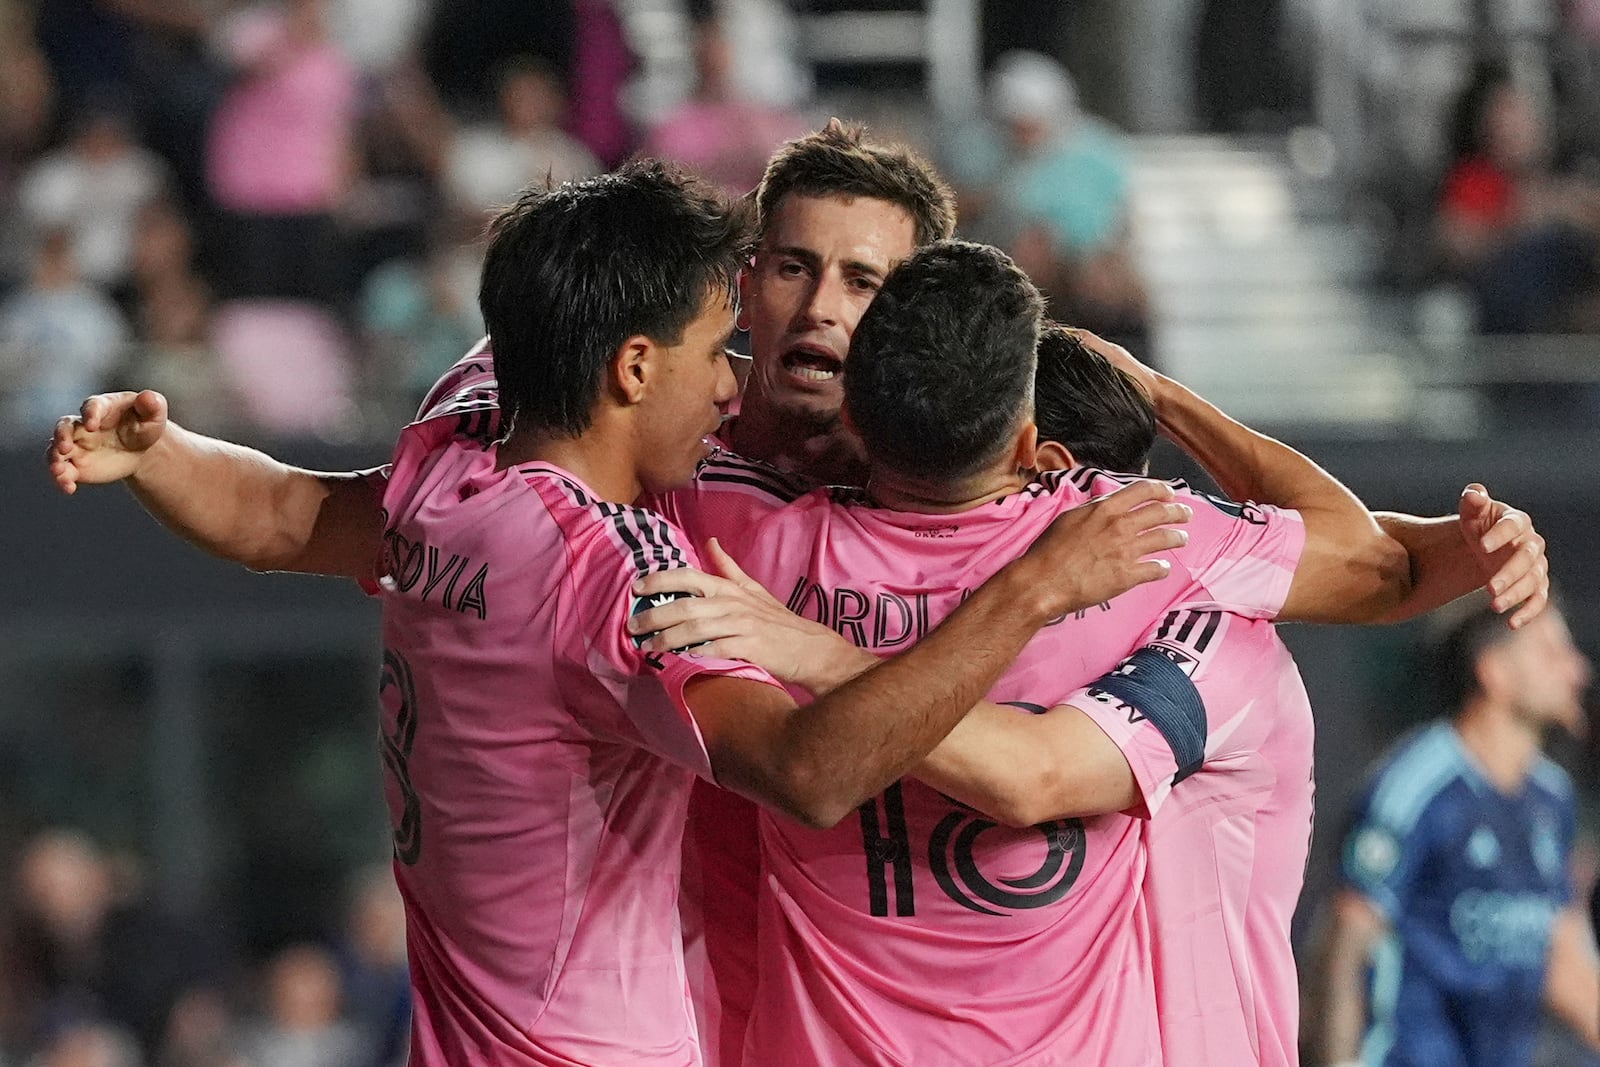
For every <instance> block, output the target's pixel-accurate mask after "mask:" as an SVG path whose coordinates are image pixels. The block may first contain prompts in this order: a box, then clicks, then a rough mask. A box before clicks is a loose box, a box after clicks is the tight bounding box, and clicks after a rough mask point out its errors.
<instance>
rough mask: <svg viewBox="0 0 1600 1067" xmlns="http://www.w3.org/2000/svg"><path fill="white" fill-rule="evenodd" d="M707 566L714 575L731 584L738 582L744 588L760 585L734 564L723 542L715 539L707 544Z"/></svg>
mask: <svg viewBox="0 0 1600 1067" xmlns="http://www.w3.org/2000/svg"><path fill="white" fill-rule="evenodd" d="M704 562H705V564H706V565H707V566H708V567H709V568H710V569H711V572H712V573H713V574H717V575H719V576H721V577H723V578H726V579H728V580H729V581H730V582H737V583H738V584H740V585H744V586H753V585H758V584H759V583H757V582H756V581H755V580H754V579H753V578H751V577H750V576H749V575H748V574H746V573H745V572H744V570H743V569H742V568H741V567H740V566H739V564H737V563H735V562H734V559H733V557H732V556H730V555H728V553H727V551H726V550H725V549H724V548H723V547H722V542H721V541H718V540H717V539H716V538H715V537H713V538H712V539H711V540H709V541H707V542H706V552H705V560H704Z"/></svg>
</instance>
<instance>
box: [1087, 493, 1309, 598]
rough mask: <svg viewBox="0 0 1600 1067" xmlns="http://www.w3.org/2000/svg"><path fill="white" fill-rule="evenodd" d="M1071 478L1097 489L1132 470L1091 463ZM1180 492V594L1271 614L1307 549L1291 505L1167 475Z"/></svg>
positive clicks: (1176, 557)
mask: <svg viewBox="0 0 1600 1067" xmlns="http://www.w3.org/2000/svg"><path fill="white" fill-rule="evenodd" d="M1071 477H1072V484H1073V485H1075V486H1076V487H1077V488H1079V489H1080V490H1082V491H1083V492H1084V493H1086V494H1087V495H1088V496H1091V497H1099V496H1104V495H1105V494H1107V493H1111V492H1114V491H1116V490H1117V489H1120V488H1121V487H1123V486H1124V485H1127V484H1128V483H1130V482H1132V481H1134V480H1135V479H1136V476H1135V475H1123V474H1111V473H1108V472H1106V471H1101V470H1094V469H1090V468H1079V469H1078V470H1076V471H1074V472H1073V473H1072V476H1071ZM1171 484H1172V486H1173V487H1174V488H1175V489H1176V490H1177V497H1178V500H1179V501H1180V502H1182V503H1186V504H1188V505H1190V506H1191V507H1192V508H1193V509H1194V517H1193V518H1192V519H1190V520H1189V522H1188V523H1187V524H1186V525H1185V526H1184V530H1185V531H1186V532H1187V533H1188V535H1189V540H1188V543H1187V544H1186V545H1185V546H1184V547H1183V548H1180V549H1178V550H1177V551H1176V552H1174V553H1172V559H1173V561H1174V563H1175V564H1176V565H1177V566H1178V567H1179V568H1181V569H1182V570H1184V571H1187V572H1188V574H1189V575H1190V578H1191V581H1192V582H1193V585H1194V588H1192V589H1191V590H1189V591H1188V592H1186V593H1185V594H1183V596H1182V599H1183V600H1184V601H1185V602H1187V603H1189V604H1190V606H1192V607H1199V608H1207V609H1215V610H1218V611H1224V612H1230V613H1232V614H1235V615H1243V616H1244V617H1246V618H1249V619H1272V618H1276V617H1277V615H1278V612H1279V611H1281V610H1282V609H1283V602H1284V601H1285V600H1286V599H1287V598H1288V596H1289V584H1290V583H1291V582H1292V581H1294V572H1295V568H1296V567H1298V566H1299V565H1300V554H1301V552H1302V551H1304V549H1305V544H1306V528H1305V522H1304V521H1303V520H1302V519H1301V518H1300V513H1299V512H1298V511H1295V510H1293V509H1291V508H1280V507H1276V506H1274V505H1271V504H1256V503H1252V502H1250V501H1245V502H1244V503H1238V502H1236V501H1233V500H1229V499H1227V498H1226V497H1220V496H1213V495H1211V494H1210V493H1202V492H1199V491H1197V490H1195V489H1192V488H1190V487H1189V486H1188V485H1187V484H1186V483H1185V482H1183V481H1175V482H1172V483H1171Z"/></svg>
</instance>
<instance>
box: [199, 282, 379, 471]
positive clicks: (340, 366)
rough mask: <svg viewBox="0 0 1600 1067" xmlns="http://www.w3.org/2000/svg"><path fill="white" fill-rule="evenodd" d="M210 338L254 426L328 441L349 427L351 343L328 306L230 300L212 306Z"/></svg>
mask: <svg viewBox="0 0 1600 1067" xmlns="http://www.w3.org/2000/svg"><path fill="white" fill-rule="evenodd" d="M211 337H212V341H213V343H214V344H215V345H216V347H217V352H218V355H219V356H220V358H221V360H222V366H223V369H224V371H225V372H226V373H227V375H228V378H229V380H230V381H232V382H234V383H235V387H236V388H237V389H238V390H239V394H240V398H241V401H242V403H243V405H244V410H245V415H246V417H247V418H248V419H249V421H250V422H251V423H252V424H254V425H255V426H256V427H258V428H260V429H262V430H265V431H267V432H268V433H275V434H317V435H320V436H322V437H324V438H329V439H334V440H344V439H348V438H349V436H350V435H351V434H352V433H353V432H355V430H356V427H355V425H354V424H353V422H352V417H353V414H354V408H353V405H352V404H351V398H350V378H351V374H350V351H349V346H348V344H347V342H346V340H345V336H344V331H343V329H342V328H341V327H340V325H339V322H338V320H337V319H335V318H334V317H333V316H332V315H330V314H329V313H328V312H326V311H324V310H323V309H321V308H319V307H316V306H314V305H311V304H305V303H299V302H296V301H291V300H232V301H228V302H226V303H224V304H222V305H221V306H220V307H218V309H217V311H216V314H215V315H214V316H213V318H212V332H211Z"/></svg>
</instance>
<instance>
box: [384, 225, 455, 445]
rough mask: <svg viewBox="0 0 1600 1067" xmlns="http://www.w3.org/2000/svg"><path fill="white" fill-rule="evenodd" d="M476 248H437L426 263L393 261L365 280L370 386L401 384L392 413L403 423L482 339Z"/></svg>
mask: <svg viewBox="0 0 1600 1067" xmlns="http://www.w3.org/2000/svg"><path fill="white" fill-rule="evenodd" d="M477 260H478V257H477V255H476V250H473V249H467V250H465V251H458V250H456V249H453V248H449V247H446V248H443V249H441V250H440V251H439V252H437V253H435V254H434V255H433V256H431V257H429V258H428V259H427V260H425V261H422V262H420V263H419V262H417V261H414V260H394V261H392V262H389V263H385V264H384V265H383V266H381V267H379V268H378V269H377V270H375V271H373V272H372V273H371V274H369V275H368V276H367V282H366V286H365V287H364V289H363V290H362V298H361V324H362V329H363V332H364V333H365V335H366V339H367V342H368V344H369V345H370V346H371V348H372V354H373V356H374V358H375V361H376V363H378V364H379V366H378V367H375V368H374V370H375V372H376V373H375V374H374V375H373V377H374V378H375V379H376V381H375V383H374V384H378V385H381V384H388V385H389V386H390V387H392V386H393V384H394V383H396V382H399V383H403V387H404V395H403V396H402V397H400V398H398V400H399V403H398V405H397V408H398V410H397V414H399V415H400V416H401V418H402V420H407V419H410V417H411V415H412V414H413V413H414V412H415V411H416V408H417V405H418V403H420V402H421V400H422V398H423V396H425V395H426V394H427V392H428V390H429V389H430V388H431V387H432V386H433V383H434V382H435V381H437V380H438V378H439V375H441V374H443V373H444V372H445V370H447V369H448V368H449V367H450V365H451V364H452V363H454V362H455V361H456V360H458V359H460V358H461V355H462V353H464V352H466V350H467V349H469V348H471V347H472V346H473V345H474V344H475V343H477V341H478V339H479V338H480V337H482V336H483V317H482V315H480V314H479V312H478V305H477V302H476V301H475V300H474V299H473V290H474V285H475V282H476V279H477V275H478V270H477Z"/></svg>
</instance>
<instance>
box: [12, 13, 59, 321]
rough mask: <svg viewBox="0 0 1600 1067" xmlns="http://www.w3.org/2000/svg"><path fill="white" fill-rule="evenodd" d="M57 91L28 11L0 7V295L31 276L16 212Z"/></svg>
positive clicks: (42, 140) (48, 121)
mask: <svg viewBox="0 0 1600 1067" xmlns="http://www.w3.org/2000/svg"><path fill="white" fill-rule="evenodd" d="M53 98H54V87H53V85H52V83H51V80H50V70H49V68H48V67H47V66H46V65H45V61H44V56H43V54H41V53H40V51H39V50H38V48H36V47H35V46H34V43H33V36H32V31H31V28H30V27H29V26H28V25H27V21H26V19H25V18H24V16H23V14H22V11H21V10H20V9H19V8H16V7H0V293H3V292H4V291H5V289H6V287H7V286H8V285H9V284H11V283H14V282H16V281H18V280H20V278H21V277H22V276H23V275H24V274H26V272H27V268H28V260H27V256H26V253H25V251H24V250H25V249H26V248H27V247H28V245H29V242H28V241H26V240H25V239H24V234H23V226H22V220H21V218H20V217H18V215H17V214H16V213H15V212H13V211H12V210H11V203H12V198H13V197H14V196H15V194H16V188H17V184H18V182H19V181H20V180H21V176H22V173H23V170H24V168H25V166H26V165H27V163H28V161H29V160H30V159H31V158H32V157H33V154H34V152H35V151H36V150H37V149H38V147H39V146H40V145H41V144H43V143H44V139H45V136H46V133H47V131H48V127H49V123H50V111H51V104H52V101H53Z"/></svg>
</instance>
